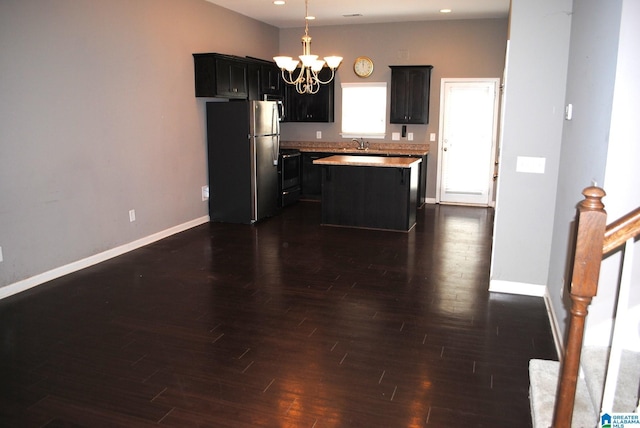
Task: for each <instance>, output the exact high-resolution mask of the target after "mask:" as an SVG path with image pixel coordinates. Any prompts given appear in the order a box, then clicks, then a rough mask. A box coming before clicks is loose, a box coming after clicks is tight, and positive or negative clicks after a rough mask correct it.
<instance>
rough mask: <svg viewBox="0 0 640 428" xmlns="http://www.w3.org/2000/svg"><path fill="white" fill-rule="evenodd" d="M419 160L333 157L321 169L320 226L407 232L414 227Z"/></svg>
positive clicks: (317, 163)
mask: <svg viewBox="0 0 640 428" xmlns="http://www.w3.org/2000/svg"><path fill="white" fill-rule="evenodd" d="M421 162H422V160H421V159H419V158H410V157H389V156H349V155H334V156H329V157H326V158H321V159H316V160H315V161H314V162H313V163H314V164H315V165H321V166H322V197H321V201H322V224H324V225H334V226H349V227H361V228H370V229H384V230H396V231H409V230H411V228H413V226H414V225H415V224H416V208H417V203H416V202H417V198H418V177H419V167H420V163H421Z"/></svg>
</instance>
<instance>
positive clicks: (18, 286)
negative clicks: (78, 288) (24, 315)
mask: <svg viewBox="0 0 640 428" xmlns="http://www.w3.org/2000/svg"><path fill="white" fill-rule="evenodd" d="M208 221H209V216H204V217H200V218H197V219H194V220H191V221H188V222H186V223H182V224H179V225H177V226H174V227H170V228H169V229H166V230H163V231H160V232H158V233H154V234H153V235H149V236H146V237H144V238H140V239H138V240H136V241H133V242H130V243H128V244H124V245H121V246H119V247H116V248H112V249H110V250H106V251H103V252H101V253H98V254H94V255H93V256H89V257H86V258H84V259H81V260H77V261H75V262H72V263H69V264H67V265H64V266H60V267H57V268H55V269H51V270H49V271H47V272H43V273H41V274H38V275H35V276H32V277H30V278H27V279H24V280H22V281H18V282H14V283H13V284H9V285H7V286H4V287H0V299H4V298H6V297H9V296H13V295H14V294H17V293H20V292H22V291H26V290H28V289H30V288H33V287H36V286H38V285H41V284H44V283H45V282H48V281H51V280H54V279H56V278H60V277H62V276H65V275H68V274H70V273H73V272H77V271H79V270H81V269H85V268H88V267H89V266H93V265H96V264H98V263H101V262H104V261H106V260H109V259H112V258H114V257H117V256H120V255H122V254H125V253H128V252H129V251H133V250H136V249H138V248H141V247H144V246H145V245H149V244H151V243H153V242H156V241H159V240H161V239H163V238H166V237H168V236H171V235H175V234H176V233H180V232H183V231H185V230H187V229H191V228H192V227H196V226H199V225H201V224H204V223H207V222H208Z"/></svg>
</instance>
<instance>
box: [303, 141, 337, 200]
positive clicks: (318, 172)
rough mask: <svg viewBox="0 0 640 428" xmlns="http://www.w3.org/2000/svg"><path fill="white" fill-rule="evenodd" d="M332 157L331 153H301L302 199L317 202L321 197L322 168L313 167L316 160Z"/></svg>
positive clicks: (318, 166)
mask: <svg viewBox="0 0 640 428" xmlns="http://www.w3.org/2000/svg"><path fill="white" fill-rule="evenodd" d="M328 156H333V153H311V152H305V153H302V195H301V196H300V197H301V198H302V199H311V200H316V201H319V200H320V198H321V196H322V166H320V165H314V164H313V161H314V160H316V159H321V158H326V157H328Z"/></svg>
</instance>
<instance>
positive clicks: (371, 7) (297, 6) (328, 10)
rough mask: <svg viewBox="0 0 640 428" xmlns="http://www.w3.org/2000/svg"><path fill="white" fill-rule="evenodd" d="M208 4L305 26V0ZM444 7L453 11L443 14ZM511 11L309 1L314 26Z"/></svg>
mask: <svg viewBox="0 0 640 428" xmlns="http://www.w3.org/2000/svg"><path fill="white" fill-rule="evenodd" d="M206 1H208V2H210V3H214V4H217V5H219V6H222V7H224V8H226V9H230V10H233V11H235V12H238V13H240V14H242V15H246V16H249V17H251V18H254V19H257V20H258V21H262V22H266V23H267V24H271V25H273V26H275V27H278V28H290V27H303V26H304V12H305V6H304V0H286V4H285V5H283V6H276V5H274V4H273V0H206ZM444 8H448V9H451V10H452V12H451V13H448V14H443V13H440V12H439V11H440V9H444ZM508 12H509V0H386V1H382V0H309V15H313V16H315V17H316V19H315V20H314V21H311V22H310V24H311V25H312V26H324V25H347V24H371V23H380V22H403V21H426V20H439V19H478V18H506V17H507V15H508ZM345 15H346V17H345ZM351 15H361V16H351Z"/></svg>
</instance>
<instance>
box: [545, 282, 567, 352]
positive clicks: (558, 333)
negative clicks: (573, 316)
mask: <svg viewBox="0 0 640 428" xmlns="http://www.w3.org/2000/svg"><path fill="white" fill-rule="evenodd" d="M545 289H546V287H545ZM544 305H545V306H546V308H547V316H548V317H549V324H551V334H553V342H554V343H555V344H556V352H557V353H558V360H559V361H560V362H562V356H563V355H564V340H563V337H562V330H560V324H559V323H558V318H557V317H556V311H554V309H553V302H552V301H551V297H550V296H549V289H546V292H545V293H544Z"/></svg>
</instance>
